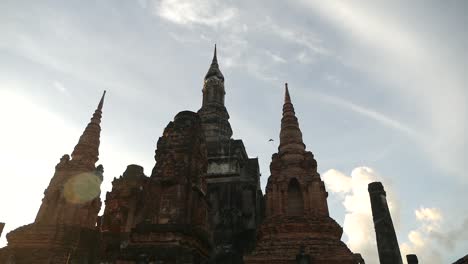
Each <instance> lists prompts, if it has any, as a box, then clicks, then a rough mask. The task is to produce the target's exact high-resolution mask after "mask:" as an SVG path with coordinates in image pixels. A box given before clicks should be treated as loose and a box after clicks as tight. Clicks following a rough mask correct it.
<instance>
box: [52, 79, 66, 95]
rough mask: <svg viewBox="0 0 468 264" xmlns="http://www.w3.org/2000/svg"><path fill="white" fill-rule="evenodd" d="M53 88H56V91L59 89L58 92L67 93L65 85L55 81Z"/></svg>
mask: <svg viewBox="0 0 468 264" xmlns="http://www.w3.org/2000/svg"><path fill="white" fill-rule="evenodd" d="M53 86H54V87H55V89H57V91H59V92H61V93H65V92H66V91H67V89H66V88H65V86H64V85H63V83H61V82H59V81H54V82H53Z"/></svg>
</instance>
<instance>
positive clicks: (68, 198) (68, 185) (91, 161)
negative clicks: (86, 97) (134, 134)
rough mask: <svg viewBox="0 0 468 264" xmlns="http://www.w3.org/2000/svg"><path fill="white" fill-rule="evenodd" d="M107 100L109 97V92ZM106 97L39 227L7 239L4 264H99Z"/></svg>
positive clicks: (64, 161) (45, 205) (65, 166)
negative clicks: (98, 225)
mask: <svg viewBox="0 0 468 264" xmlns="http://www.w3.org/2000/svg"><path fill="white" fill-rule="evenodd" d="M104 95H105V92H104ZM104 95H103V96H102V98H101V100H100V102H99V104H98V107H97V109H96V111H95V112H94V115H93V117H92V118H91V121H90V122H89V124H88V126H87V127H86V129H85V130H84V132H83V134H82V135H81V137H80V139H79V141H78V144H77V145H76V147H75V149H74V151H73V152H72V155H71V159H70V156H69V155H64V156H63V157H62V158H61V159H60V162H59V163H58V164H57V166H56V167H55V174H54V176H53V177H52V179H51V181H50V184H49V186H48V187H47V189H46V190H45V192H44V198H43V199H42V204H41V207H40V209H39V212H38V213H37V216H36V220H35V221H34V223H32V224H29V225H25V226H22V227H19V228H17V229H15V230H13V231H11V232H10V233H8V234H7V240H8V246H7V247H6V248H3V249H1V250H0V263H6V262H7V261H10V262H12V261H13V262H12V263H15V264H32V263H41V264H42V263H56V264H61V263H64V264H65V263H94V261H95V260H96V257H97V254H98V252H97V249H98V246H99V231H98V230H97V229H96V220H97V219H98V213H99V210H100V209H101V199H100V197H99V195H100V185H101V182H102V180H103V176H102V174H103V172H104V169H103V167H102V165H99V166H97V167H95V163H96V162H97V161H98V156H99V144H100V141H99V137H100V132H101V127H100V123H101V115H102V107H103V104H104Z"/></svg>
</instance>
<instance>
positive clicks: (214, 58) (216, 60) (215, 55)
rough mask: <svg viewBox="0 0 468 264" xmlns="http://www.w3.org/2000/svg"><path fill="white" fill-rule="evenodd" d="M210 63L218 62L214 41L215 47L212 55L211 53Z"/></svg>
mask: <svg viewBox="0 0 468 264" xmlns="http://www.w3.org/2000/svg"><path fill="white" fill-rule="evenodd" d="M212 63H216V64H217V63H218V55H217V52H216V43H215V47H214V55H213V62H212Z"/></svg>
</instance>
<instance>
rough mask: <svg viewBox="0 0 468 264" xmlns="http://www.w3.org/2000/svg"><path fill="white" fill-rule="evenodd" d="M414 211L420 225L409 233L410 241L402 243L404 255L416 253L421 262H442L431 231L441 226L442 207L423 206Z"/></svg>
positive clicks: (401, 247)
mask: <svg viewBox="0 0 468 264" xmlns="http://www.w3.org/2000/svg"><path fill="white" fill-rule="evenodd" d="M414 213H415V216H416V219H417V220H418V223H419V225H420V226H419V227H418V228H417V229H415V230H411V231H410V232H409V233H408V241H407V242H404V243H402V244H401V245H400V249H401V253H402V255H403V256H405V255H407V254H416V255H417V256H418V259H419V260H420V261H421V262H424V263H434V264H435V263H442V262H443V261H442V257H441V254H440V252H439V250H438V248H437V247H436V246H435V245H434V243H433V241H432V239H431V233H432V232H434V231H436V230H439V228H440V222H441V221H442V213H441V211H440V209H438V208H426V207H421V208H419V209H417V210H415V211H414Z"/></svg>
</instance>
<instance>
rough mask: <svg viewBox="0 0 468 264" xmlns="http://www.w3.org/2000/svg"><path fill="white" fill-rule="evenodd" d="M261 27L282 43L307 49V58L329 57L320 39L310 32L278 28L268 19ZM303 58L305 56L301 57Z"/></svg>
mask: <svg viewBox="0 0 468 264" xmlns="http://www.w3.org/2000/svg"><path fill="white" fill-rule="evenodd" d="M261 27H264V28H267V29H268V31H267V32H270V33H272V34H274V35H275V36H277V37H280V38H281V39H282V40H283V41H286V42H289V43H294V44H297V45H300V46H302V47H304V48H306V49H307V51H308V52H309V53H308V55H309V56H312V55H313V56H317V55H320V56H324V55H331V51H330V50H329V49H327V48H326V47H325V46H324V45H323V43H322V39H321V38H320V37H319V36H318V35H316V34H313V33H312V32H311V31H310V30H307V31H306V30H300V29H293V28H291V27H286V26H280V25H278V24H277V23H275V22H274V21H273V20H272V19H271V18H270V17H267V18H266V20H265V21H264V22H263V23H262V25H261ZM302 56H303V57H305V56H306V55H305V54H304V55H302Z"/></svg>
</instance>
